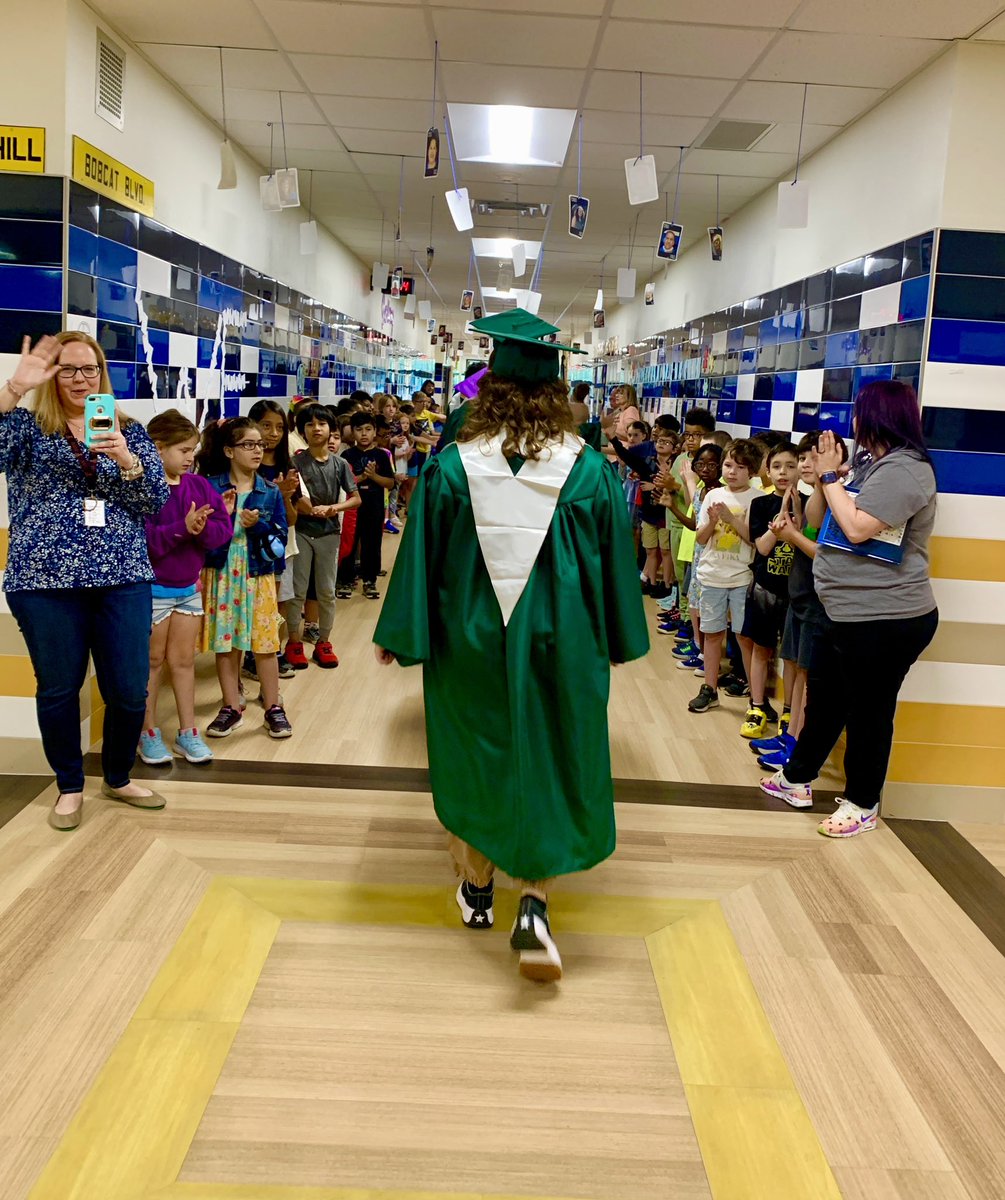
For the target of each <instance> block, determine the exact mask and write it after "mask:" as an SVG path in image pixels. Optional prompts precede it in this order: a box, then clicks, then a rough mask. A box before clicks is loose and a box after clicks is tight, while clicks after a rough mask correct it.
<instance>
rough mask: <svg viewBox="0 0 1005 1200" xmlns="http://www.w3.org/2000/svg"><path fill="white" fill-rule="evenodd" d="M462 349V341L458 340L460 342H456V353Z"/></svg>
mask: <svg viewBox="0 0 1005 1200" xmlns="http://www.w3.org/2000/svg"><path fill="white" fill-rule="evenodd" d="M463 349H464V342H463V341H460V342H458V343H457V353H458V354H460V352H461V351H462V350H463Z"/></svg>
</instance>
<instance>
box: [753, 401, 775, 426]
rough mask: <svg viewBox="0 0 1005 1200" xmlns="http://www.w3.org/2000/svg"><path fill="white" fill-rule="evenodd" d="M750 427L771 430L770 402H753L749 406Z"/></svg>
mask: <svg viewBox="0 0 1005 1200" xmlns="http://www.w3.org/2000/svg"><path fill="white" fill-rule="evenodd" d="M750 425H751V428H757V429H770V428H771V401H770V400H769V401H767V402H764V401H759V400H755V401H754V403H753V404H752V405H751V406H750Z"/></svg>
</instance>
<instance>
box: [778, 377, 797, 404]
mask: <svg viewBox="0 0 1005 1200" xmlns="http://www.w3.org/2000/svg"><path fill="white" fill-rule="evenodd" d="M797 377H798V372H796V371H779V373H778V374H777V375H776V376H775V395H774V398H775V399H776V400H795V398H796V379H797Z"/></svg>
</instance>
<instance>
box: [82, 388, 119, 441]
mask: <svg viewBox="0 0 1005 1200" xmlns="http://www.w3.org/2000/svg"><path fill="white" fill-rule="evenodd" d="M114 429H115V397H114V396H107V395H103V394H100V393H94V394H93V395H90V396H88V397H87V399H86V400H85V401H84V445H85V446H87V448H88V449H90V447H91V445H92V443H93V442H94V439H95V438H96V437H101V436H102V435H103V434H106V433H111V432H112V431H113V430H114Z"/></svg>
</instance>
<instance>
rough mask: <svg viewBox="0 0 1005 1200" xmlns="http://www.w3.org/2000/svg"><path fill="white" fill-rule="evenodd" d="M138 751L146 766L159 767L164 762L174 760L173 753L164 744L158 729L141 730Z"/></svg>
mask: <svg viewBox="0 0 1005 1200" xmlns="http://www.w3.org/2000/svg"><path fill="white" fill-rule="evenodd" d="M138 753H139V756H140V758H141V759H142V761H143V762H145V763H146V764H147V766H148V767H161V766H163V765H164V764H165V763H169V762H173V761H174V755H173V754H172V753H171V751H170V750H169V749H168V748H167V746H165V745H164V739H163V738H162V737H161V731H160V730H159V729H144V730H143V732H142V733H141V734H140V744H139V749H138Z"/></svg>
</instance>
